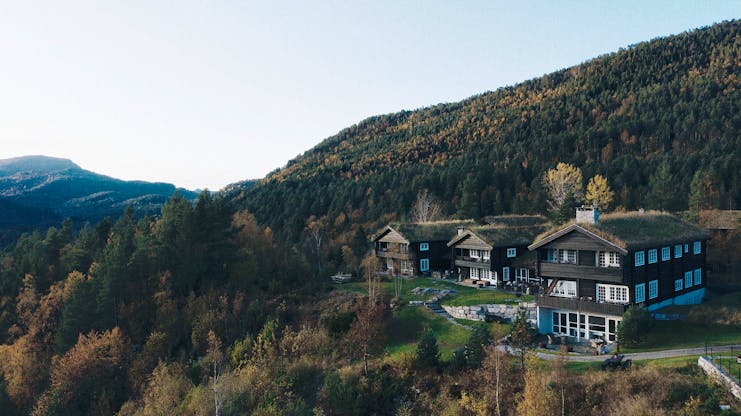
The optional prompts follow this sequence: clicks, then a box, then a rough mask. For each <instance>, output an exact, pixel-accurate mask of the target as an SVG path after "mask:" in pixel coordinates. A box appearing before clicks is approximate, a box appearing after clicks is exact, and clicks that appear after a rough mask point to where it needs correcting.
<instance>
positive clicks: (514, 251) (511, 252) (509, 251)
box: [507, 247, 517, 257]
mask: <svg viewBox="0 0 741 416" xmlns="http://www.w3.org/2000/svg"><path fill="white" fill-rule="evenodd" d="M507 257H517V249H516V248H513V247H510V248H508V249H507Z"/></svg>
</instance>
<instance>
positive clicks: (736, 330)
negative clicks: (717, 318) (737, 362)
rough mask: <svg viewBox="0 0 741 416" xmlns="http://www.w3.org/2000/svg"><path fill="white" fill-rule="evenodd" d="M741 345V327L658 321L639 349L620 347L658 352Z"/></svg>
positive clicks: (630, 350)
mask: <svg viewBox="0 0 741 416" xmlns="http://www.w3.org/2000/svg"><path fill="white" fill-rule="evenodd" d="M706 344H707V345H730V344H741V326H736V325H712V324H700V323H694V322H686V321H656V327H654V329H652V330H651V332H650V333H649V334H648V337H647V338H646V341H645V342H644V343H643V344H641V345H639V346H637V347H630V348H629V347H623V346H621V347H620V350H621V351H624V352H629V353H630V352H641V351H658V350H668V349H677V348H692V347H702V346H705V345H706Z"/></svg>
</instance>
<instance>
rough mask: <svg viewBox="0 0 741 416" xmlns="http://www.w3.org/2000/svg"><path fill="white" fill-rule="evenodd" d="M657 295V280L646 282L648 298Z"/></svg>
mask: <svg viewBox="0 0 741 416" xmlns="http://www.w3.org/2000/svg"><path fill="white" fill-rule="evenodd" d="M658 296H659V281H658V280H652V281H650V282H648V298H649V299H654V298H657V297H658Z"/></svg>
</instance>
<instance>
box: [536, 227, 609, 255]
mask: <svg viewBox="0 0 741 416" xmlns="http://www.w3.org/2000/svg"><path fill="white" fill-rule="evenodd" d="M543 247H545V248H560V249H569V250H591V251H615V250H614V249H613V248H612V247H610V246H608V245H606V244H603V243H601V242H599V241H597V240H595V239H593V238H590V237H589V236H587V235H584V234H582V233H580V232H578V231H572V232H570V233H568V234H566V235H565V236H563V237H561V238H559V239H556V240H553V241H551V242H550V243H548V244H546V245H544V246H543Z"/></svg>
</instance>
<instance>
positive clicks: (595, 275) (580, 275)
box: [540, 262, 623, 283]
mask: <svg viewBox="0 0 741 416" xmlns="http://www.w3.org/2000/svg"><path fill="white" fill-rule="evenodd" d="M540 275H541V276H542V277H549V278H563V279H590V280H600V281H603V282H610V283H623V272H622V270H621V269H617V268H607V267H594V266H579V265H576V264H563V263H547V262H541V263H540Z"/></svg>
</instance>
